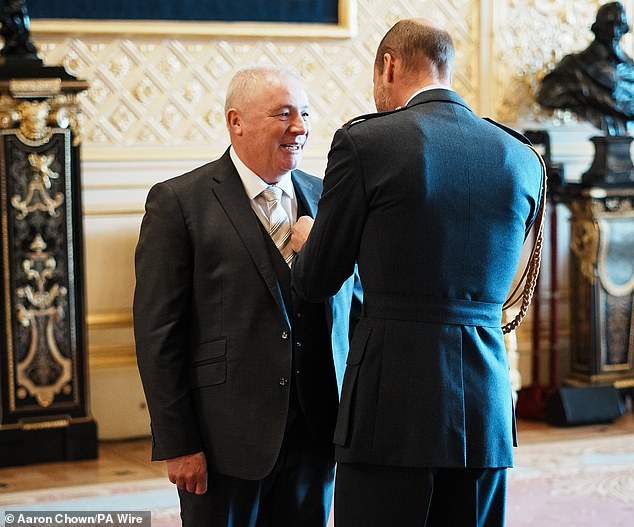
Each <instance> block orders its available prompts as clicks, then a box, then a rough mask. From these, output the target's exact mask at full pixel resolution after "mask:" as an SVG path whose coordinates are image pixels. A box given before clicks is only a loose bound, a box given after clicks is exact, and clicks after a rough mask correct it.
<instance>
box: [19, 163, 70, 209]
mask: <svg viewBox="0 0 634 527" xmlns="http://www.w3.org/2000/svg"><path fill="white" fill-rule="evenodd" d="M28 160H29V164H30V165H31V168H32V171H33V177H32V178H31V180H30V181H29V186H28V189H27V194H26V197H25V198H24V199H21V197H20V196H19V195H15V196H13V197H12V198H11V205H12V206H13V207H14V208H15V209H17V210H19V211H20V213H19V214H18V215H17V217H18V219H21V220H22V219H24V218H26V217H27V216H28V215H29V214H30V213H31V212H35V211H42V212H48V214H49V216H57V214H58V211H57V209H58V208H59V207H60V205H61V204H62V203H64V195H63V194H62V193H61V192H58V193H57V194H55V196H53V197H52V196H51V195H50V193H49V189H50V188H51V180H52V179H57V178H58V177H59V174H58V173H57V172H55V171H53V170H52V169H51V164H52V163H53V161H55V156H54V155H53V154H50V155H40V154H35V153H31V154H29V156H28Z"/></svg>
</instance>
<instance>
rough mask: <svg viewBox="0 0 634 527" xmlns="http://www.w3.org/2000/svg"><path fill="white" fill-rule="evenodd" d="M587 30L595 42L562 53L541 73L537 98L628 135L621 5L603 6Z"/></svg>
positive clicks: (633, 69) (631, 100) (631, 68)
mask: <svg viewBox="0 0 634 527" xmlns="http://www.w3.org/2000/svg"><path fill="white" fill-rule="evenodd" d="M591 30H592V32H593V33H594V35H595V39H594V41H593V42H592V43H591V44H590V45H589V46H588V47H587V48H586V49H584V50H583V51H581V52H579V53H573V54H570V55H566V56H565V57H564V58H563V59H562V60H561V61H560V62H559V64H557V65H556V66H555V68H554V69H553V70H552V71H550V73H548V74H547V75H546V76H545V77H544V79H543V81H542V84H541V86H540V89H539V91H538V94H537V101H538V102H539V104H541V105H542V106H544V107H546V108H551V109H554V108H560V109H567V110H570V111H571V112H573V113H574V114H575V115H577V116H578V117H580V118H582V119H584V120H586V121H589V122H590V123H591V124H592V125H594V126H595V127H596V128H599V129H600V130H602V131H603V132H604V134H605V135H608V136H619V135H627V123H628V122H629V121H632V120H634V61H633V60H632V58H630V57H629V56H628V55H627V54H626V53H625V52H624V51H623V50H622V49H621V47H620V45H619V41H620V40H621V37H622V36H623V35H624V34H625V33H627V32H628V31H629V30H630V27H629V25H628V23H627V18H626V15H625V9H624V8H623V5H622V4H621V3H620V2H611V3H608V4H604V5H602V6H601V7H600V8H599V10H598V11H597V15H596V20H595V22H594V23H593V24H592V27H591Z"/></svg>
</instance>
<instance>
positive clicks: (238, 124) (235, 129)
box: [227, 108, 242, 135]
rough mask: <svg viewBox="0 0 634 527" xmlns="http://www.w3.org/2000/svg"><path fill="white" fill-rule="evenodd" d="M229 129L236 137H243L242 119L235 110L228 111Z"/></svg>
mask: <svg viewBox="0 0 634 527" xmlns="http://www.w3.org/2000/svg"><path fill="white" fill-rule="evenodd" d="M227 128H229V131H230V132H231V133H232V134H234V135H242V119H241V118H240V114H239V113H238V110H236V109H235V108H229V110H228V111H227Z"/></svg>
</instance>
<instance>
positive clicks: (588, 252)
mask: <svg viewBox="0 0 634 527" xmlns="http://www.w3.org/2000/svg"><path fill="white" fill-rule="evenodd" d="M570 231H571V232H570V249H571V251H572V253H573V254H574V255H575V256H576V257H577V258H578V259H579V269H580V271H581V274H582V275H583V276H584V277H586V278H587V279H588V280H589V281H590V283H592V284H593V283H594V282H595V280H596V273H595V269H596V262H597V253H598V250H599V226H598V224H597V223H596V222H595V221H593V220H591V219H583V218H580V219H573V220H571V224H570Z"/></svg>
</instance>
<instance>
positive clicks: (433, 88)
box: [403, 84, 453, 106]
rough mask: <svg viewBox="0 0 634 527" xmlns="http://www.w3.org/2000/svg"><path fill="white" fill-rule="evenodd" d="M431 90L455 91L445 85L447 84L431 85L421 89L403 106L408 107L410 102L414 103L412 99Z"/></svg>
mask: <svg viewBox="0 0 634 527" xmlns="http://www.w3.org/2000/svg"><path fill="white" fill-rule="evenodd" d="M429 90H449V91H453V90H452V89H451V88H450V87H449V86H447V85H445V84H429V85H427V86H425V87H424V88H421V89H420V90H418V91H415V92H414V93H413V94H412V95H411V96H410V98H409V99H407V102H406V103H405V104H404V105H403V106H407V105H408V104H409V103H410V102H412V99H413V98H414V97H416V96H417V95H419V94H421V93H423V92H424V91H429Z"/></svg>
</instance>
